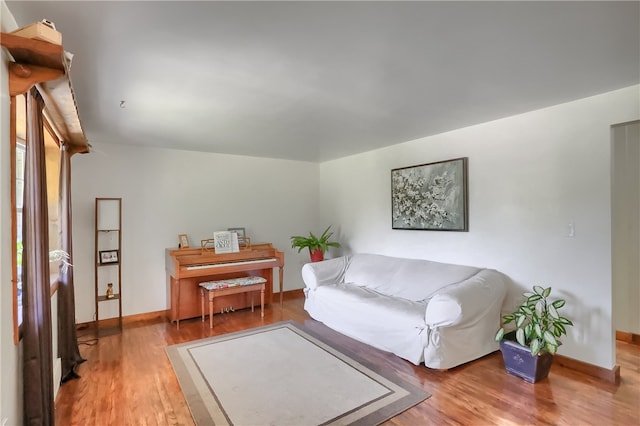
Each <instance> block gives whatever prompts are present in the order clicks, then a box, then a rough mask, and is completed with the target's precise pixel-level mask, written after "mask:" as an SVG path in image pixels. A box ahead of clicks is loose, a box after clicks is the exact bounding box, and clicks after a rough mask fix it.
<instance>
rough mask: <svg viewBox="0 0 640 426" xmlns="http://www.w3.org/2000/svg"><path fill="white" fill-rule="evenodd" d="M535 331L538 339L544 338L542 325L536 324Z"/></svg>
mask: <svg viewBox="0 0 640 426" xmlns="http://www.w3.org/2000/svg"><path fill="white" fill-rule="evenodd" d="M533 329H534V330H535V332H536V336H537V337H542V327H540V324H539V323H536V324H535V325H534V326H533Z"/></svg>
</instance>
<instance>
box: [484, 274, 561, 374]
mask: <svg viewBox="0 0 640 426" xmlns="http://www.w3.org/2000/svg"><path fill="white" fill-rule="evenodd" d="M550 294H551V287H547V288H543V287H541V286H537V285H536V286H533V292H527V293H524V297H525V301H524V302H523V303H522V304H521V305H520V306H519V307H518V309H517V310H516V311H515V312H513V313H511V314H509V315H505V316H504V317H502V320H503V322H502V323H503V327H502V328H500V330H498V333H497V334H496V341H498V342H500V350H501V351H502V357H503V359H504V364H505V368H506V370H507V372H508V373H509V374H513V375H515V376H518V377H521V378H523V379H524V380H526V381H528V382H530V383H535V382H537V381H539V380H542V379H544V378H545V377H547V375H548V374H549V370H550V368H551V363H552V362H553V355H554V354H555V353H556V352H557V351H558V347H559V346H560V345H561V344H562V342H560V337H561V336H563V335H566V334H567V327H568V326H572V325H573V323H572V322H571V321H570V320H569V319H567V318H565V317H563V316H561V315H560V314H558V310H559V309H560V308H562V307H563V306H564V305H565V301H564V299H557V300H554V301H551V300H549V296H550ZM509 323H515V326H516V329H515V330H513V331H511V332H508V333H507V332H506V331H505V328H504V325H506V324H509Z"/></svg>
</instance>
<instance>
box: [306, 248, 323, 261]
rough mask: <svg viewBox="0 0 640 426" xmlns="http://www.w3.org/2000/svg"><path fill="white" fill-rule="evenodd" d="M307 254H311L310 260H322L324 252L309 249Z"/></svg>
mask: <svg viewBox="0 0 640 426" xmlns="http://www.w3.org/2000/svg"><path fill="white" fill-rule="evenodd" d="M309 255H310V256H311V261H312V262H322V261H323V260H324V253H323V252H322V250H321V249H315V250H313V251H312V250H311V249H309Z"/></svg>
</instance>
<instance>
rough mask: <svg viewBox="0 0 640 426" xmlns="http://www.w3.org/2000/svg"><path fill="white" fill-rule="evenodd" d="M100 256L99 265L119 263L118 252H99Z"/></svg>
mask: <svg viewBox="0 0 640 426" xmlns="http://www.w3.org/2000/svg"><path fill="white" fill-rule="evenodd" d="M99 254H100V263H101V264H107V263H118V262H119V261H120V256H119V252H118V250H101V251H100V252H99Z"/></svg>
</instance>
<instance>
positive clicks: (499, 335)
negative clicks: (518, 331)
mask: <svg viewBox="0 0 640 426" xmlns="http://www.w3.org/2000/svg"><path fill="white" fill-rule="evenodd" d="M503 338H504V328H501V329H500V330H498V332H497V333H496V342H501V341H502V339H503Z"/></svg>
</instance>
